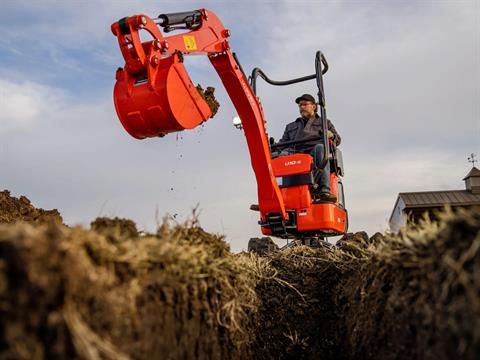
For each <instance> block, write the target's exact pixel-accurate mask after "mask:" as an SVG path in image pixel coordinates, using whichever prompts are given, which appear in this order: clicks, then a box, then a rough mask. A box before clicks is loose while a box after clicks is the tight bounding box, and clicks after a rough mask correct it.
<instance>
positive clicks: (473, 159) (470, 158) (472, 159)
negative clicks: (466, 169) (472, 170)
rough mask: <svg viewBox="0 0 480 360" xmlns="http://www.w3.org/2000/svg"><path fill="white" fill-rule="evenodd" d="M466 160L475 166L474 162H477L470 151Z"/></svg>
mask: <svg viewBox="0 0 480 360" xmlns="http://www.w3.org/2000/svg"><path fill="white" fill-rule="evenodd" d="M467 160H468V162H471V163H472V165H473V166H474V167H475V163H476V162H478V160H477V159H475V154H474V153H471V154H470V156H469V157H468V158H467Z"/></svg>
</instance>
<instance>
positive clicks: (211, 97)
mask: <svg viewBox="0 0 480 360" xmlns="http://www.w3.org/2000/svg"><path fill="white" fill-rule="evenodd" d="M197 91H198V93H199V94H200V95H201V96H202V98H203V99H204V100H205V101H206V102H207V104H208V107H209V108H210V110H211V111H212V116H211V117H212V118H213V117H214V116H215V114H216V113H217V111H218V109H219V107H220V103H219V102H218V101H217V99H216V98H215V94H214V92H215V88H214V87H211V86H207V88H206V89H205V90H203V88H202V86H201V85H200V84H198V85H197Z"/></svg>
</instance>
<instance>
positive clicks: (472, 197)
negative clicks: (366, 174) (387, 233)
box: [398, 169, 480, 209]
mask: <svg viewBox="0 0 480 360" xmlns="http://www.w3.org/2000/svg"><path fill="white" fill-rule="evenodd" d="M472 170H473V169H472ZM477 170H478V169H477ZM398 196H399V197H401V198H402V200H403V202H404V203H405V209H409V208H410V209H411V208H429V207H441V206H444V205H451V206H470V205H480V194H472V193H471V192H470V191H467V190H447V191H420V192H403V193H400V194H398Z"/></svg>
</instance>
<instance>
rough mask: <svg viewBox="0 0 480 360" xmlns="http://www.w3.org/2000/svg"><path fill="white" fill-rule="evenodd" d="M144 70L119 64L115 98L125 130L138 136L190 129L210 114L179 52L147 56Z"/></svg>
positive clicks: (153, 135) (116, 107) (162, 134)
mask: <svg viewBox="0 0 480 360" xmlns="http://www.w3.org/2000/svg"><path fill="white" fill-rule="evenodd" d="M149 65H150V66H148V67H147V70H148V71H146V72H143V73H134V74H132V73H131V72H129V71H127V70H126V69H122V68H119V69H118V70H117V74H116V80H117V81H116V84H115V88H114V92H113V93H114V102H115V109H116V111H117V114H118V117H119V119H120V121H121V123H122V125H123V127H124V128H125V130H126V131H127V132H128V133H129V134H130V135H132V136H133V137H135V138H137V139H144V138H147V137H156V136H164V135H165V134H167V133H171V132H175V131H182V130H184V129H192V128H194V127H196V126H198V125H199V124H201V123H202V122H204V121H206V120H207V119H209V118H210V117H212V111H211V109H210V107H209V106H208V104H207V102H206V101H205V100H204V98H203V97H202V96H201V95H200V93H199V91H198V90H197V88H196V87H195V86H194V85H193V83H192V81H191V80H190V77H189V76H188V74H187V71H186V69H185V66H184V65H183V62H182V58H181V54H173V55H171V56H168V57H164V58H160V59H159V58H158V57H152V58H151V59H150V64H149Z"/></svg>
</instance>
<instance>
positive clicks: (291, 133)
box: [279, 114, 342, 149]
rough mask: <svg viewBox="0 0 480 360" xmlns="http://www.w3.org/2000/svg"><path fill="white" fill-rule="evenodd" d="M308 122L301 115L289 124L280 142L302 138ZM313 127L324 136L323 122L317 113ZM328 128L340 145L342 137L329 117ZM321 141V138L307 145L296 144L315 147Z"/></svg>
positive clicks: (297, 146) (336, 142) (300, 146)
mask: <svg viewBox="0 0 480 360" xmlns="http://www.w3.org/2000/svg"><path fill="white" fill-rule="evenodd" d="M306 122H307V119H304V118H302V117H299V118H297V119H296V120H295V121H294V122H292V123H290V124H288V125H287V126H286V127H285V131H284V133H283V136H282V138H281V139H280V141H279V142H280V143H282V142H287V141H293V140H301V139H302V138H303V136H304V133H303V129H304V127H305V124H306ZM312 128H313V129H315V131H316V132H317V133H318V135H319V136H323V128H322V122H321V121H320V117H319V116H318V114H315V120H314V121H313V124H312ZM327 128H328V130H330V131H331V132H332V133H333V142H334V143H335V145H337V146H338V145H340V142H341V141H342V139H341V137H340V135H339V134H338V132H337V130H335V127H334V126H333V124H332V122H331V121H330V120H328V119H327ZM320 142H321V140H318V141H315V142H314V143H307V144H305V145H296V146H295V148H300V149H302V148H303V149H305V148H309V147H313V146H315V143H320Z"/></svg>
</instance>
